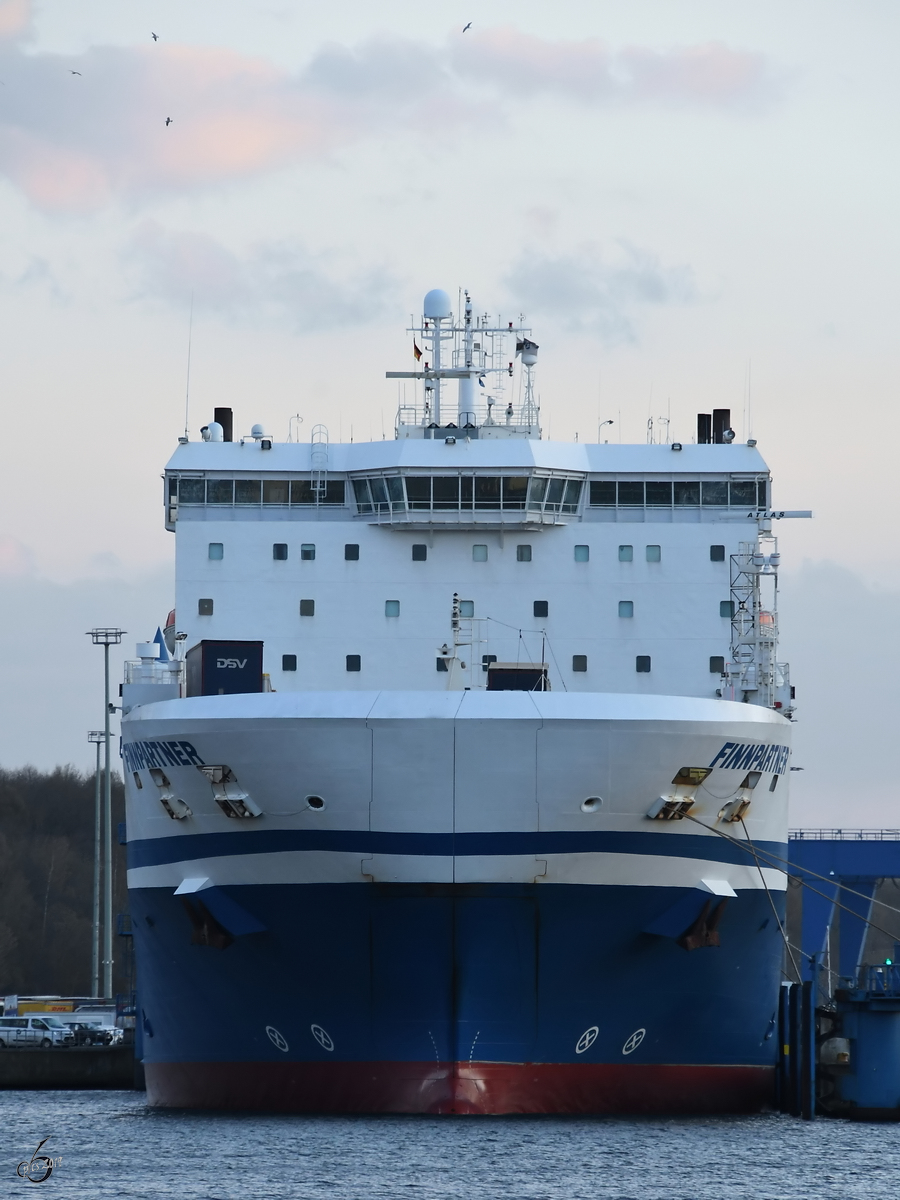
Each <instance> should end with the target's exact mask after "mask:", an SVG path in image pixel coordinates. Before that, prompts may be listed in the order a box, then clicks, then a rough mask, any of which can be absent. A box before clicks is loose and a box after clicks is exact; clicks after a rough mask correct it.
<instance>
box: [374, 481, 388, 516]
mask: <svg viewBox="0 0 900 1200" xmlns="http://www.w3.org/2000/svg"><path fill="white" fill-rule="evenodd" d="M369 491H370V492H371V493H372V504H373V505H374V506H375V511H376V512H387V511H388V509H389V508H390V505H389V504H388V494H387V484H386V482H385V481H384V480H383V479H370V480H369Z"/></svg>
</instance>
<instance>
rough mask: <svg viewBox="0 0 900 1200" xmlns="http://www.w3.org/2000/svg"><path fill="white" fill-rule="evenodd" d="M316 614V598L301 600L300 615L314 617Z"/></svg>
mask: <svg viewBox="0 0 900 1200" xmlns="http://www.w3.org/2000/svg"><path fill="white" fill-rule="evenodd" d="M315 615H316V602H315V600H301V601H300V616H301V617H314V616H315Z"/></svg>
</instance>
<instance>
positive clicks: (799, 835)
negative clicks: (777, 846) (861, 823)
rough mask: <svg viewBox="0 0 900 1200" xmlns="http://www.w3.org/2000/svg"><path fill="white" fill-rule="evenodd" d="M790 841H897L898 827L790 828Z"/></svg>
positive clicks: (899, 831) (899, 837)
mask: <svg viewBox="0 0 900 1200" xmlns="http://www.w3.org/2000/svg"><path fill="white" fill-rule="evenodd" d="M788 838H789V839H790V840H791V841H792V842H897V841H900V829H791V830H789V831H788Z"/></svg>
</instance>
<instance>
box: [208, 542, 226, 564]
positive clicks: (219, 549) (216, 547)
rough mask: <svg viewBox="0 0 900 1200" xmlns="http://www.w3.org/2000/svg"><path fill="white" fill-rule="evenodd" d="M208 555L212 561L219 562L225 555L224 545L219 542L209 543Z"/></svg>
mask: <svg viewBox="0 0 900 1200" xmlns="http://www.w3.org/2000/svg"><path fill="white" fill-rule="evenodd" d="M209 557H210V558H211V559H212V561H213V562H221V560H222V559H223V558H224V557H225V547H224V546H223V545H222V543H221V542H210V543H209Z"/></svg>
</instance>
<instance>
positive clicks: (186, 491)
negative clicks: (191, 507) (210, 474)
mask: <svg viewBox="0 0 900 1200" xmlns="http://www.w3.org/2000/svg"><path fill="white" fill-rule="evenodd" d="M205 499H206V480H205V479H179V480H178V502H179V503H180V504H202V503H203V502H204V500H205Z"/></svg>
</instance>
